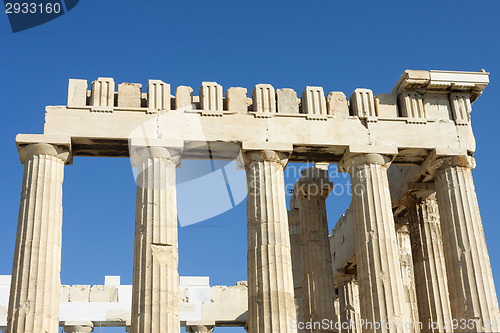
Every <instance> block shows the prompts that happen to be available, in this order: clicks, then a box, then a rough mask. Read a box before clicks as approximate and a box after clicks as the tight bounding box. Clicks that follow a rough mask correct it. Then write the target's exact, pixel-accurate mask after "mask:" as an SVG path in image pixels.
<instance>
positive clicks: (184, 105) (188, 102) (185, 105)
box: [175, 86, 194, 110]
mask: <svg viewBox="0 0 500 333" xmlns="http://www.w3.org/2000/svg"><path fill="white" fill-rule="evenodd" d="M193 108H194V107H193V88H191V87H188V86H178V87H177V90H176V91H175V109H176V110H179V109H187V110H192V109H193Z"/></svg>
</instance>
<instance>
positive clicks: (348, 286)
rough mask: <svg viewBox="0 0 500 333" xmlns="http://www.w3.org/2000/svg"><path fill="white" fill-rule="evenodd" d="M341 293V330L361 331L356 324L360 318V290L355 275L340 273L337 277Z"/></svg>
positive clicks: (349, 332) (338, 288)
mask: <svg viewBox="0 0 500 333" xmlns="http://www.w3.org/2000/svg"><path fill="white" fill-rule="evenodd" d="M335 285H336V286H337V290H338V294H339V298H338V300H339V317H340V332H342V333H360V332H361V328H360V327H358V326H357V325H356V323H357V322H358V319H359V291H358V283H357V282H356V280H355V276H354V275H344V274H342V275H340V274H338V275H337V276H336V278H335Z"/></svg>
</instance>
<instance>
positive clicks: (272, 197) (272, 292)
mask: <svg viewBox="0 0 500 333" xmlns="http://www.w3.org/2000/svg"><path fill="white" fill-rule="evenodd" d="M245 159H246V169H247V187H248V199H247V223H248V331H249V332H250V333H287V332H297V330H296V329H294V328H292V321H293V319H295V316H296V314H295V305H294V294H293V292H294V290H293V280H292V265H291V255H290V236H289V231H288V219H287V211H286V204H285V184H284V175H283V169H284V163H283V162H282V156H280V154H279V153H277V152H274V151H258V152H247V153H245Z"/></svg>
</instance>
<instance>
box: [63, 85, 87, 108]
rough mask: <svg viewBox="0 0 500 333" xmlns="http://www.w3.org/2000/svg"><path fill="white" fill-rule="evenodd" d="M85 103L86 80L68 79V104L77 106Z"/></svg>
mask: <svg viewBox="0 0 500 333" xmlns="http://www.w3.org/2000/svg"><path fill="white" fill-rule="evenodd" d="M85 105H87V80H75V79H69V83H68V106H70V107H78V106H85Z"/></svg>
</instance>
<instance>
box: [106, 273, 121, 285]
mask: <svg viewBox="0 0 500 333" xmlns="http://www.w3.org/2000/svg"><path fill="white" fill-rule="evenodd" d="M104 284H105V285H106V286H119V285H120V275H106V276H104Z"/></svg>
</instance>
